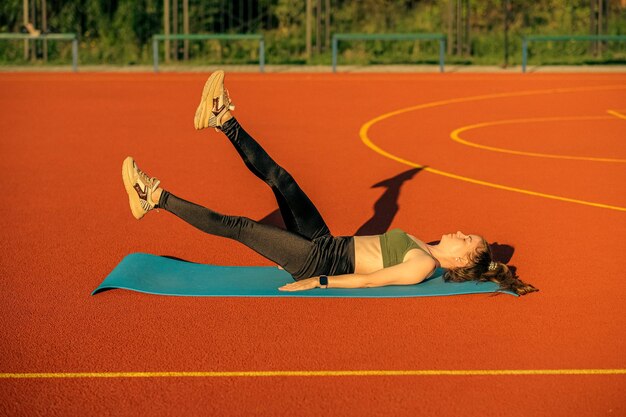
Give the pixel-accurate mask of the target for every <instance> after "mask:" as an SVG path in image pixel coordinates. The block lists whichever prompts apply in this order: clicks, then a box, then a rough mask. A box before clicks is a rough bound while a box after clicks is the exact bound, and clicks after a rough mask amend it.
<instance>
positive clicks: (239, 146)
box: [194, 71, 330, 239]
mask: <svg viewBox="0 0 626 417" xmlns="http://www.w3.org/2000/svg"><path fill="white" fill-rule="evenodd" d="M233 109H234V106H233V105H232V102H231V101H230V97H229V96H228V91H227V90H226V89H225V88H224V72H223V71H215V72H214V73H213V74H211V76H210V77H209V79H208V80H207V82H206V84H205V87H204V90H203V91H202V97H201V100H200V104H199V106H198V109H197V110H196V115H195V117H194V126H195V127H196V129H198V130H199V129H204V128H206V127H214V128H215V129H216V130H222V131H223V132H224V133H225V134H226V136H227V137H228V139H229V140H230V141H231V142H232V144H233V145H234V146H235V149H236V150H237V152H238V153H239V155H241V158H242V159H243V161H244V163H245V164H246V166H247V167H248V168H249V169H250V171H252V173H253V174H254V175H256V176H257V177H258V178H260V179H261V180H263V181H264V182H265V183H266V184H267V185H269V186H270V188H271V189H272V191H273V192H274V195H275V196H276V201H277V202H278V207H279V208H280V212H281V214H282V216H283V219H284V221H285V225H286V226H287V229H288V230H289V231H292V232H294V233H298V234H300V235H302V236H304V237H305V238H307V239H315V238H317V237H320V236H325V235H330V230H329V229H328V226H327V225H326V223H325V222H324V219H323V218H322V216H321V215H320V213H319V211H318V210H317V208H316V207H315V205H314V204H313V203H312V202H311V200H310V199H309V197H308V196H307V195H306V194H305V193H304V191H302V189H301V188H300V186H298V184H297V183H296V181H295V180H294V179H293V177H292V176H291V175H290V174H289V173H288V172H287V171H286V170H285V169H284V168H282V167H281V166H279V165H278V164H277V163H276V162H274V160H273V159H272V158H271V157H270V156H269V155H268V154H267V152H265V150H264V149H263V148H262V147H261V145H259V144H258V143H257V142H256V141H255V140H254V139H253V138H252V137H251V136H250V135H249V134H248V133H247V132H246V131H245V130H244V129H243V128H242V127H241V125H240V124H239V122H237V120H236V119H234V118H233V117H232V115H231V114H230V110H233Z"/></svg>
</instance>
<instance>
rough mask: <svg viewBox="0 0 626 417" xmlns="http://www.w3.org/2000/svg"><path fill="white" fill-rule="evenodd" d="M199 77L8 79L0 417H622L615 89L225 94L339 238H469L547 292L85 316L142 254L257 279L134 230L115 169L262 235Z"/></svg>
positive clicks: (360, 82)
mask: <svg viewBox="0 0 626 417" xmlns="http://www.w3.org/2000/svg"><path fill="white" fill-rule="evenodd" d="M206 76H207V74H157V75H155V74H10V73H4V74H0V147H1V148H0V149H1V151H2V158H0V175H1V180H0V195H2V199H3V204H2V205H1V206H0V213H1V215H0V227H1V229H2V231H3V233H2V235H1V236H0V245H1V251H2V252H1V258H0V259H1V260H2V261H1V262H2V268H1V271H2V272H1V279H0V294H1V295H0V297H1V302H0V317H1V319H0V325H1V331H2V339H1V340H2V341H1V355H0V374H1V375H0V376H1V378H0V414H3V415H12V416H14V415H24V416H33V415H44V414H45V415H54V416H68V415H124V416H125V415H127V416H136V415H138V414H142V415H285V416H287V415H288V416H292V415H304V416H306V415H311V416H312V415H322V414H325V415H336V416H362V415H398V416H415V415H437V416H459V415H468V416H501V415H502V416H572V415H576V416H601V415H607V416H618V415H625V414H626V400H625V399H624V398H625V397H624V391H626V362H625V359H624V352H625V351H626V342H625V340H626V339H625V338H624V329H625V328H626V326H625V325H626V318H625V315H624V305H626V295H625V294H626V280H625V279H624V277H623V275H624V270H626V261H625V260H624V251H625V250H626V243H625V242H626V240H625V235H624V231H625V230H626V227H625V226H626V221H625V219H626V217H625V216H626V212H625V211H626V190H625V187H624V184H625V183H626V142H625V141H624V139H625V138H626V116H625V115H626V94H625V93H626V75H623V74H617V75H606V74H526V75H522V74H514V75H513V74H498V75H494V74H479V75H473V74H418V75H414V74H393V75H389V74H227V78H226V81H227V87H228V88H229V90H230V92H231V96H232V97H233V99H234V102H235V103H236V105H237V110H236V111H235V115H236V116H237V118H238V119H239V120H240V121H241V123H242V124H243V125H244V126H245V127H246V129H247V130H248V131H250V132H251V133H252V134H253V135H254V136H255V137H256V138H257V139H258V140H259V141H260V142H261V143H262V144H263V145H264V146H265V147H266V149H267V150H268V151H269V153H270V154H271V155H273V156H274V157H275V159H276V160H277V161H278V162H279V163H281V164H282V165H284V166H285V167H286V168H287V169H288V170H289V171H290V172H291V173H292V174H293V176H294V177H295V178H296V179H297V180H298V182H299V183H300V185H301V186H302V187H303V188H304V189H305V191H307V193H308V194H309V195H310V197H311V198H312V200H313V201H314V202H315V203H316V204H317V205H318V208H319V209H320V211H321V213H322V214H323V215H324V217H325V219H326V221H327V223H328V224H329V226H330V227H331V230H332V231H333V233H335V234H337V235H342V234H345V235H347V234H353V233H355V232H356V231H358V230H360V231H361V232H362V231H364V230H366V231H367V230H369V231H372V230H376V229H377V228H378V229H380V228H387V227H401V228H403V229H405V230H407V231H409V232H410V233H412V234H415V235H417V236H418V237H420V238H422V239H424V240H426V241H431V240H437V239H438V238H439V237H440V236H441V235H442V234H443V233H449V232H454V231H456V230H462V231H464V232H469V233H480V234H483V235H484V236H485V237H486V238H487V239H488V240H489V241H490V242H497V243H498V244H499V247H500V248H508V252H507V253H508V256H509V257H511V252H512V257H511V259H510V264H512V265H515V266H516V267H517V270H518V273H519V275H520V277H521V278H522V279H523V280H526V281H528V282H530V283H532V284H534V285H535V286H537V287H538V288H540V290H541V292H539V293H534V294H530V295H528V296H525V297H521V298H514V297H511V296H507V295H501V296H495V297H494V296H488V295H467V296H457V297H435V298H410V299H354V298H352V299H336V298H335V299H306V298H280V299H276V298H194V297H159V296H153V295H147V294H140V293H134V292H129V291H122V290H116V291H107V292H105V293H102V294H100V295H98V296H95V297H91V296H90V295H89V294H90V292H91V291H92V290H93V289H94V288H95V287H96V286H97V285H98V284H99V283H100V281H101V280H102V279H103V278H104V277H105V276H106V275H107V274H108V272H109V271H111V269H112V268H114V267H115V265H116V264H117V263H118V262H119V261H120V260H121V259H122V258H123V257H124V256H125V255H127V254H128V253H131V252H138V251H141V252H148V253H153V254H158V255H167V256H174V257H178V258H182V259H186V260H189V261H194V262H203V263H215V264H224V265H268V264H269V263H268V262H267V261H265V260H264V259H263V258H261V257H260V256H259V255H257V254H256V253H254V252H252V251H251V250H249V249H247V248H245V247H243V246H241V245H239V244H237V243H235V242H230V241H226V240H224V239H221V238H216V237H212V236H208V235H205V234H203V233H201V232H199V231H197V230H195V229H193V228H192V227H189V226H187V225H185V224H184V223H182V222H181V221H180V220H179V219H177V218H175V217H174V216H172V215H170V214H169V213H166V212H164V211H161V212H158V213H157V212H154V213H150V214H149V215H147V216H146V217H145V218H144V219H143V220H141V221H139V222H138V221H136V220H134V218H133V217H132V216H131V214H130V210H129V208H128V202H127V196H126V193H125V191H124V187H123V185H122V181H121V175H120V165H121V163H122V161H123V159H124V158H125V157H126V156H127V155H132V156H133V157H134V158H135V159H136V160H137V162H138V163H139V165H140V167H141V168H142V169H145V170H146V171H147V172H148V173H149V174H150V175H154V176H157V177H158V178H159V179H161V181H162V184H163V186H164V187H165V188H166V189H169V190H171V191H172V192H174V193H176V194H177V195H179V196H181V197H183V198H186V199H188V200H191V201H194V202H197V203H199V204H203V205H206V206H208V207H211V208H213V209H215V210H218V211H221V212H227V213H232V214H241V215H246V216H249V217H252V218H257V219H261V218H265V217H267V216H269V217H270V218H272V217H275V210H276V203H275V201H274V200H273V195H272V193H271V192H270V190H269V189H268V188H267V187H266V186H265V185H264V184H263V183H261V182H260V181H258V179H256V177H254V176H253V175H252V174H251V173H249V172H248V171H247V169H246V168H245V166H244V165H243V164H242V162H241V161H240V159H239V157H238V155H237V154H236V152H235V151H234V149H232V147H231V146H230V145H229V143H228V142H227V140H226V139H225V138H224V137H223V136H222V135H221V134H219V133H216V132H214V131H209V130H206V131H202V132H196V131H195V130H194V129H193V123H192V119H193V114H194V111H195V107H196V105H197V102H198V100H199V96H200V92H201V89H202V86H203V83H204V80H205V79H206ZM423 166H425V167H427V168H424V169H422V170H419V171H418V172H415V171H412V172H409V173H407V171H409V170H411V169H413V168H415V167H423ZM381 182H382V184H379V186H377V187H372V186H373V185H375V184H378V183H381ZM358 371H363V372H361V373H359V372H358ZM167 373H170V374H167Z"/></svg>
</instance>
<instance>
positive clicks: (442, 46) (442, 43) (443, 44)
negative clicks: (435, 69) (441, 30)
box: [439, 38, 446, 72]
mask: <svg viewBox="0 0 626 417" xmlns="http://www.w3.org/2000/svg"><path fill="white" fill-rule="evenodd" d="M445 49H446V40H445V38H441V39H439V72H443V60H444V51H445Z"/></svg>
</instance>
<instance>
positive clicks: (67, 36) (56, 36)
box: [0, 33, 78, 72]
mask: <svg viewBox="0 0 626 417" xmlns="http://www.w3.org/2000/svg"><path fill="white" fill-rule="evenodd" d="M2 39H4V40H28V41H43V40H59V41H72V71H74V72H76V71H78V37H77V36H76V34H75V33H42V34H41V35H39V36H32V35H27V34H24V33H0V40H2Z"/></svg>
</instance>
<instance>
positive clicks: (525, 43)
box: [522, 37, 528, 73]
mask: <svg viewBox="0 0 626 417" xmlns="http://www.w3.org/2000/svg"><path fill="white" fill-rule="evenodd" d="M527 59H528V40H526V37H524V38H523V39H522V73H524V72H526V60H527Z"/></svg>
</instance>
